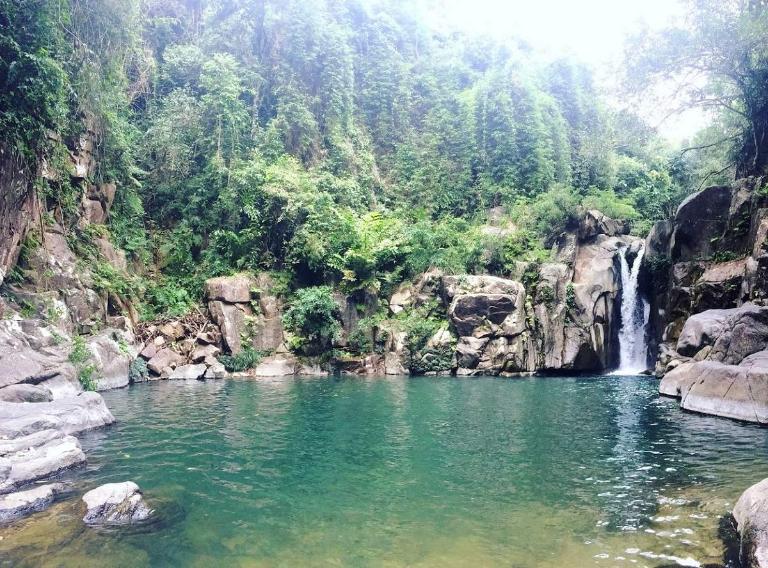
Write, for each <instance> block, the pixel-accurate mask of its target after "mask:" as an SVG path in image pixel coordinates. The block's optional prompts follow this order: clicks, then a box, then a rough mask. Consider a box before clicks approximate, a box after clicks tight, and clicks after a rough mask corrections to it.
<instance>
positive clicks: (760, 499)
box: [733, 479, 768, 568]
mask: <svg viewBox="0 0 768 568" xmlns="http://www.w3.org/2000/svg"><path fill="white" fill-rule="evenodd" d="M733 518H734V519H735V520H736V529H737V530H738V532H739V536H740V539H741V542H740V546H739V560H740V562H741V566H743V567H744V568H768V479H763V480H762V481H760V482H759V483H756V484H755V485H753V486H752V487H750V488H749V489H747V490H746V491H745V492H744V493H742V495H741V497H739V500H738V501H737V502H736V506H735V507H734V508H733Z"/></svg>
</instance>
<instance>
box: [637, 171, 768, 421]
mask: <svg viewBox="0 0 768 568" xmlns="http://www.w3.org/2000/svg"><path fill="white" fill-rule="evenodd" d="M761 185H762V180H760V179H755V178H750V179H745V180H740V181H738V182H736V183H735V184H734V185H733V186H730V187H721V186H718V187H712V188H708V189H706V190H704V191H702V192H700V193H697V194H695V195H692V196H690V197H689V198H688V199H686V200H685V201H684V202H683V203H682V204H681V205H680V207H679V208H678V210H677V213H676V215H675V218H674V219H672V220H671V221H670V222H668V223H665V224H660V225H657V226H656V227H655V228H654V230H653V231H652V232H651V234H650V235H649V237H648V240H647V248H648V254H647V255H646V259H648V264H647V266H646V268H647V272H646V276H647V281H646V286H647V287H648V289H651V290H653V294H651V296H652V302H651V304H652V305H651V324H652V325H651V328H652V332H653V333H654V334H655V335H656V339H657V341H659V342H660V348H659V353H658V359H657V363H656V374H657V375H658V376H663V379H662V381H661V384H660V386H659V391H660V392H661V393H662V394H665V395H669V396H677V397H679V398H680V405H681V407H682V408H684V409H686V410H691V411H694V412H701V413H705V414H714V415H718V416H723V417H727V418H734V419H738V420H744V421H749V422H757V423H760V424H764V423H766V421H767V420H768V351H766V350H768V307H766V292H768V286H766V284H767V283H768V281H766V278H765V270H766V267H768V256H766V255H767V254H768V251H766V247H765V245H766V237H767V236H768V223H767V222H766V221H767V220H768V200H767V198H766V197H765V196H764V195H763V192H759V191H756V189H757V188H759V187H761Z"/></svg>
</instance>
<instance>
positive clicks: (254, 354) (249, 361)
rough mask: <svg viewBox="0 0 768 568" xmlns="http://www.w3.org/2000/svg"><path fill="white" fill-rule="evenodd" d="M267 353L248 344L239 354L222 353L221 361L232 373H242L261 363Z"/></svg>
mask: <svg viewBox="0 0 768 568" xmlns="http://www.w3.org/2000/svg"><path fill="white" fill-rule="evenodd" d="M265 355H266V353H264V352H263V351H257V350H256V349H254V348H253V347H252V346H250V345H246V346H245V347H243V349H242V350H241V351H240V352H239V353H238V354H237V355H220V356H219V362H220V363H221V364H222V365H224V368H225V369H226V370H227V371H229V372H230V373H241V372H243V371H247V370H248V369H253V368H254V367H255V366H256V365H258V364H259V363H261V360H262V359H263V358H264V356H265Z"/></svg>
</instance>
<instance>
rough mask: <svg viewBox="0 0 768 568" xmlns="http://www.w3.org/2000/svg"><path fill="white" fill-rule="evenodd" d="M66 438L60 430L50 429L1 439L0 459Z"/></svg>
mask: <svg viewBox="0 0 768 568" xmlns="http://www.w3.org/2000/svg"><path fill="white" fill-rule="evenodd" d="M64 436H65V434H64V433H63V432H61V431H59V430H54V429H48V430H40V431H39V432H33V433H32V434H27V435H25V436H19V437H17V438H0V457H5V456H8V455H10V454H15V453H16V452H20V451H22V450H30V449H32V448H38V447H40V446H42V445H43V444H47V443H48V442H50V441H52V440H59V439H61V438H63V437H64Z"/></svg>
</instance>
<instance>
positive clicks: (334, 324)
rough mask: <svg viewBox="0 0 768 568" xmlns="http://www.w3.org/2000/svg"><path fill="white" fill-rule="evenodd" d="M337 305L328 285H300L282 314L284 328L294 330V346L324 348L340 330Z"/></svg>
mask: <svg viewBox="0 0 768 568" xmlns="http://www.w3.org/2000/svg"><path fill="white" fill-rule="evenodd" d="M338 311H339V309H338V306H337V305H336V302H335V301H334V299H333V295H332V292H331V288H330V287H329V286H313V287H310V288H302V289H301V290H298V291H297V292H296V295H295V297H294V299H293V301H292V302H291V304H290V306H289V307H288V309H287V310H286V312H285V314H284V315H283V325H285V329H286V330H288V331H289V332H291V333H293V334H294V335H295V336H296V338H297V341H296V343H295V345H294V347H296V348H297V349H307V348H310V349H325V348H328V347H330V344H331V342H332V341H333V340H334V339H335V338H336V337H338V335H339V333H340V332H341V323H340V322H339V319H338V317H337V315H338Z"/></svg>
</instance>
